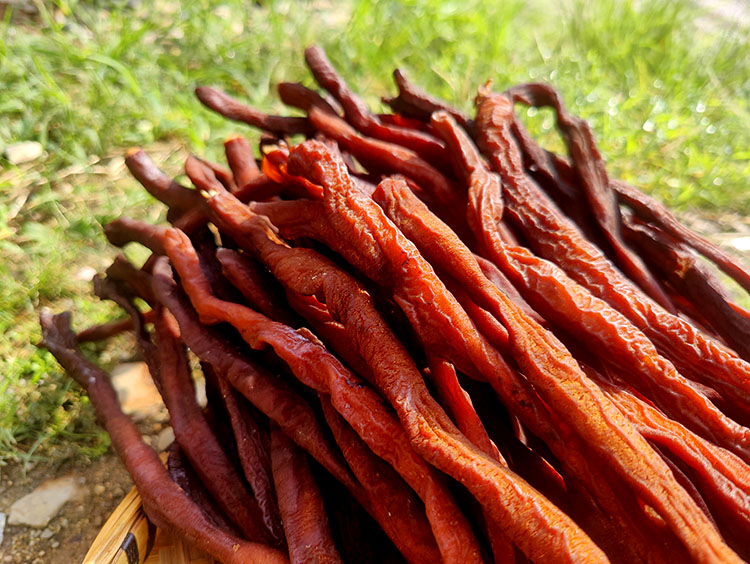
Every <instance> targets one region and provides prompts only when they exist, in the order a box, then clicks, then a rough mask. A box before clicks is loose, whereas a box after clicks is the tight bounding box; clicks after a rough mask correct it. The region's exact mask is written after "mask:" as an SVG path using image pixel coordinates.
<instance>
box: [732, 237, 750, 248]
mask: <svg viewBox="0 0 750 564" xmlns="http://www.w3.org/2000/svg"><path fill="white" fill-rule="evenodd" d="M729 244H730V245H731V246H732V247H734V248H735V249H737V250H738V251H743V252H747V251H750V237H735V238H734V239H731V240H730V241H729Z"/></svg>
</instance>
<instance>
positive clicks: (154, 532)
mask: <svg viewBox="0 0 750 564" xmlns="http://www.w3.org/2000/svg"><path fill="white" fill-rule="evenodd" d="M213 562H214V560H213V559H212V558H211V557H209V556H207V555H206V554H205V553H203V552H200V551H198V550H196V549H194V548H192V547H190V546H188V545H187V544H186V543H185V542H183V541H182V540H181V539H179V538H175V537H173V536H171V535H169V533H167V532H165V531H163V530H161V529H159V528H157V527H155V526H154V525H153V524H152V523H151V522H150V521H149V520H148V517H146V514H145V513H144V511H143V506H142V505H141V497H140V496H139V495H138V491H137V490H136V489H135V488H133V489H132V490H130V493H128V495H126V496H125V499H123V500H122V502H121V503H120V505H118V506H117V508H116V509H115V510H114V512H113V513H112V515H111V516H110V517H109V519H107V522H106V523H104V526H103V527H102V529H101V531H99V534H98V535H97V536H96V538H95V539H94V542H93V543H92V544H91V548H89V551H88V552H87V553H86V556H85V557H84V559H83V564H212V563H213Z"/></svg>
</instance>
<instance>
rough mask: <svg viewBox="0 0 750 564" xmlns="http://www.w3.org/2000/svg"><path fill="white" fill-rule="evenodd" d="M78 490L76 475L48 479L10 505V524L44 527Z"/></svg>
mask: <svg viewBox="0 0 750 564" xmlns="http://www.w3.org/2000/svg"><path fill="white" fill-rule="evenodd" d="M77 490H78V480H76V478H75V477H74V476H63V477H62V478H55V479H53V480H47V481H46V482H44V483H42V484H41V485H40V486H39V487H38V488H36V489H35V490H34V491H33V492H31V493H30V494H28V495H25V496H23V497H22V498H20V499H18V500H16V501H15V502H14V503H13V505H11V506H10V512H9V514H8V524H9V525H26V526H29V527H35V528H37V529H42V528H44V527H46V526H47V525H48V524H49V522H50V520H51V519H52V518H53V517H54V516H55V515H57V512H58V511H60V508H62V506H63V505H65V503H66V502H67V501H68V500H70V499H71V498H72V497H73V496H75V494H76V492H77Z"/></svg>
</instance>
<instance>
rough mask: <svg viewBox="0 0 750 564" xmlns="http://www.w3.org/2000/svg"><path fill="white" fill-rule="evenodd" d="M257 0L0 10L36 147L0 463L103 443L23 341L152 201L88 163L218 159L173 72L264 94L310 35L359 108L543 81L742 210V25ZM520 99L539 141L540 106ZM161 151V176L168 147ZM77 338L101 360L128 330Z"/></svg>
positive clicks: (640, 169)
mask: <svg viewBox="0 0 750 564" xmlns="http://www.w3.org/2000/svg"><path fill="white" fill-rule="evenodd" d="M260 4H261V5H255V4H251V3H248V2H241V1H239V0H232V1H227V2H222V3H221V6H220V7H219V6H216V5H214V3H212V2H207V1H204V2H199V1H196V2H185V3H183V4H182V6H181V5H180V3H178V2H168V1H159V2H156V3H155V4H154V3H150V2H143V3H142V4H141V5H140V7H138V8H136V9H127V8H120V7H117V6H118V4H117V3H109V4H105V6H107V9H105V8H102V7H95V6H92V5H91V4H89V3H76V2H62V1H60V2H57V3H56V4H52V3H48V4H45V5H46V6H48V7H49V9H48V11H47V12H46V13H43V14H42V15H41V21H39V22H31V23H27V24H24V23H23V22H22V21H21V20H20V19H18V20H16V19H14V17H13V15H12V14H11V13H10V12H7V13H6V19H5V23H3V24H0V84H2V88H3V96H2V99H0V144H8V143H12V142H16V141H20V140H36V141H39V142H40V143H42V145H43V146H44V148H45V152H46V153H45V155H46V156H45V157H44V158H43V159H42V160H41V161H40V162H37V163H34V164H33V165H30V166H23V167H21V168H17V167H12V166H10V165H8V163H2V165H3V170H2V172H0V195H2V197H1V198H0V282H1V283H0V333H1V334H2V337H0V371H2V373H3V374H4V380H3V381H2V383H0V394H1V395H0V462H1V461H3V460H9V459H14V458H29V457H40V456H61V455H63V454H84V455H92V456H93V455H96V454H98V453H100V452H103V450H104V449H106V447H107V444H108V443H107V439H106V437H104V436H103V434H102V433H101V432H99V431H97V430H96V427H95V426H94V424H93V419H92V414H91V410H90V407H89V406H88V404H87V403H86V401H85V399H83V398H82V397H81V395H80V393H79V391H78V390H77V388H76V387H75V386H71V385H70V384H69V382H68V380H66V379H65V377H63V376H62V375H61V373H60V370H59V368H58V367H57V365H56V363H55V362H54V360H53V359H52V358H51V356H50V355H49V354H47V353H46V352H43V351H39V350H38V349H36V347H35V346H34V343H35V342H36V341H37V340H38V339H39V331H38V328H37V323H36V315H37V313H36V312H37V311H38V309H39V308H40V307H42V306H50V307H52V308H54V309H56V310H59V309H63V308H72V309H73V310H74V312H75V318H74V319H75V322H76V325H77V327H79V328H82V327H84V326H86V325H89V324H91V323H94V322H100V321H103V320H105V319H107V318H108V317H110V316H112V315H114V314H115V309H114V308H112V307H111V306H110V305H108V304H105V303H100V302H98V301H97V300H96V299H95V298H93V297H92V295H91V292H90V289H89V284H88V283H87V282H84V281H79V280H77V279H76V276H75V275H76V273H77V272H78V271H79V270H80V268H81V267H84V266H87V267H93V268H96V269H101V268H102V267H104V266H105V265H106V264H107V261H108V260H109V259H110V258H111V257H112V256H113V255H114V250H113V249H111V248H109V247H108V246H107V245H106V244H105V242H104V237H103V235H102V229H101V225H102V224H103V223H106V222H107V221H108V220H110V219H112V218H114V217H116V216H119V215H122V214H127V215H133V216H137V217H148V218H150V219H151V220H158V218H159V217H160V214H161V210H160V209H159V208H158V207H157V206H154V205H153V204H152V202H151V201H150V200H149V199H148V197H147V196H146V195H145V194H144V192H143V191H142V190H140V189H139V188H138V187H137V186H136V184H135V182H134V181H129V180H124V179H120V180H117V181H116V182H110V181H108V180H107V178H108V177H107V176H106V175H105V174H104V173H106V172H107V171H111V170H115V169H117V164H118V161H117V160H116V159H112V158H111V157H113V156H114V155H121V154H122V153H123V151H124V148H126V147H128V146H131V145H144V146H151V145H153V144H157V146H158V147H159V151H160V155H163V154H164V151H165V150H167V149H169V148H172V147H176V146H179V147H185V148H186V149H188V150H191V151H194V152H196V153H199V154H204V155H207V156H208V157H209V158H220V154H219V153H220V152H219V149H220V147H221V144H220V140H221V139H222V138H223V137H224V136H225V135H227V134H228V133H230V132H235V131H243V128H242V127H240V126H238V125H236V124H231V123H228V122H226V121H224V120H222V119H220V118H218V117H216V116H215V115H213V114H211V113H210V112H208V111H206V110H204V109H203V108H202V107H201V106H200V104H199V103H198V102H197V101H196V100H195V99H194V97H193V94H192V90H193V88H194V87H195V86H196V85H199V84H212V85H217V86H220V87H222V88H225V89H226V90H228V91H230V92H231V93H232V94H234V95H235V96H238V97H240V98H243V99H246V100H248V101H249V102H250V103H251V104H253V105H255V106H257V107H260V108H262V109H265V110H268V111H279V110H281V108H280V105H279V103H278V101H277V100H276V97H275V94H274V90H273V84H274V83H275V82H277V81H279V80H301V81H304V82H306V83H308V84H310V82H311V81H310V78H309V76H308V74H307V72H306V71H305V68H304V64H303V59H302V50H303V48H304V46H306V45H309V44H311V43H314V42H318V43H321V44H323V45H324V46H325V47H326V48H327V50H328V53H329V56H330V57H331V59H332V60H333V62H334V63H335V64H336V65H337V66H338V68H339V69H340V71H341V72H342V74H343V75H344V76H345V77H346V78H347V79H348V80H349V82H350V84H351V85H352V86H353V87H354V88H355V89H356V90H357V91H359V92H360V93H362V94H363V95H364V97H365V98H366V100H367V101H368V102H369V103H370V104H371V105H372V106H373V107H378V104H379V102H378V100H379V97H380V95H382V94H387V93H391V92H393V90H394V89H393V87H392V85H391V79H390V74H391V71H392V70H393V68H395V67H401V68H403V69H404V70H405V71H407V73H408V75H409V76H410V77H411V78H412V79H413V80H414V81H416V82H418V83H420V84H421V85H423V86H424V87H426V88H427V89H428V90H430V91H431V92H433V93H435V94H437V95H439V96H442V97H444V98H446V99H448V100H451V101H453V102H454V103H455V104H456V105H458V106H460V107H462V108H463V109H465V110H467V111H470V110H471V100H472V98H473V94H474V92H475V90H476V87H477V86H478V85H479V84H481V83H482V82H484V81H485V80H487V79H489V78H491V79H492V80H493V81H494V84H495V85H496V87H497V88H501V89H502V88H504V87H506V86H508V85H510V84H513V83H517V82H526V81H531V80H534V81H539V80H543V81H550V82H552V83H554V84H555V85H557V86H558V87H559V89H560V90H561V91H562V93H563V95H564V97H565V100H566V101H567V103H568V105H569V106H570V108H571V109H572V110H573V111H574V112H575V113H577V114H580V115H582V116H583V117H585V118H586V119H588V120H590V122H591V124H592V126H593V128H594V131H595V132H596V135H597V137H598V139H599V140H600V146H601V149H602V151H603V153H604V154H605V155H606V157H607V159H608V162H609V167H610V171H611V173H612V174H613V175H615V176H622V177H624V178H626V179H628V180H631V181H632V182H634V183H636V184H638V185H640V186H642V187H644V188H646V189H648V190H649V191H651V192H652V193H654V194H656V195H657V196H658V197H659V198H661V199H663V200H664V201H666V202H667V203H668V204H669V205H670V206H673V207H678V208H679V207H688V206H694V207H703V208H706V209H712V210H721V209H733V210H737V211H740V212H743V213H749V212H750V191H748V190H746V185H745V182H746V179H747V178H748V176H750V175H749V174H748V173H750V165H749V164H748V163H750V150H749V149H748V147H750V109H749V108H748V100H750V61H748V60H747V57H746V56H744V55H743V54H746V53H747V52H749V51H750V49H749V48H750V45H748V43H749V42H748V40H747V39H746V37H747V34H744V36H743V34H741V33H738V32H732V30H726V32H717V31H716V30H712V31H711V32H710V33H709V32H706V31H702V30H700V29H699V28H697V27H696V23H695V21H696V19H695V16H696V12H695V11H694V8H692V7H691V6H690V5H688V3H687V2H666V1H664V0H657V1H655V2H639V3H636V4H629V3H624V2H619V1H615V0H610V1H608V2H584V1H577V0H575V1H570V2H568V3H566V4H565V5H564V6H563V7H562V8H556V7H552V6H551V4H553V3H549V2H541V1H537V2H532V3H531V4H528V3H527V2H524V1H521V0H508V1H504V2H493V3H490V2H479V1H476V0H460V1H438V0H420V1H417V0H411V1H407V2H402V3H398V4H396V3H391V2H375V1H370V2H367V1H365V2H357V3H356V4H355V3H352V4H347V3H344V4H342V5H339V3H338V2H325V1H318V2H291V1H279V2H263V3H260ZM154 6H155V7H154ZM373 36H374V38H373ZM533 114H534V112H529V113H528V114H527V119H528V121H529V122H530V124H531V125H532V127H533V128H534V130H535V131H536V132H537V133H538V134H540V135H541V136H542V138H543V140H544V142H545V143H546V144H548V145H549V146H551V147H556V148H559V147H560V145H559V139H558V138H557V137H556V135H555V134H554V133H553V123H552V120H551V117H550V114H548V113H546V112H538V113H536V115H533ZM249 135H250V136H254V135H255V134H254V133H249ZM107 167H109V169H108V168H107ZM120 168H121V167H120ZM167 168H168V169H169V170H170V171H171V172H172V173H174V174H177V173H179V171H180V168H179V163H178V160H177V158H176V157H172V158H171V159H168V165H167ZM89 349H90V352H91V354H92V355H96V356H98V357H99V358H101V359H103V360H104V362H105V363H114V362H117V361H120V360H122V357H123V353H122V351H123V350H126V351H127V350H129V349H130V347H129V345H128V344H127V341H118V342H117V343H114V344H107V345H101V346H91V347H89ZM126 354H127V353H126Z"/></svg>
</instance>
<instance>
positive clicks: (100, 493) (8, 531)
mask: <svg viewBox="0 0 750 564" xmlns="http://www.w3.org/2000/svg"><path fill="white" fill-rule="evenodd" d="M71 474H72V475H74V476H75V477H76V478H78V480H79V484H80V488H79V493H78V494H77V495H76V496H75V497H74V498H73V499H72V500H70V501H69V502H68V503H66V504H65V505H64V506H63V508H62V509H61V510H60V512H59V513H58V514H57V515H56V516H55V517H54V518H53V519H52V521H50V523H49V525H48V527H47V528H46V529H32V528H30V527H21V526H14V527H11V526H6V527H5V534H4V537H5V538H4V539H3V542H2V544H1V545H0V562H2V563H3V564H5V563H13V564H27V563H28V564H52V563H61V564H62V563H76V564H77V563H79V562H81V561H82V560H83V557H84V556H85V554H86V551H87V550H88V548H89V546H90V545H91V543H92V541H93V540H94V538H95V537H96V534H97V533H98V532H99V529H101V526H102V525H103V524H104V522H105V521H106V520H107V518H108V517H109V515H110V514H111V513H112V511H113V510H114V508H115V507H117V504H119V503H120V501H121V500H122V498H123V497H124V496H125V494H126V493H127V492H128V491H129V490H130V488H131V487H132V485H133V483H132V481H131V479H130V476H129V475H128V473H127V471H126V470H125V467H124V466H123V465H122V463H121V462H120V461H119V460H118V458H117V456H115V455H114V453H111V452H110V453H107V454H106V455H104V456H103V457H101V458H99V459H98V460H95V461H91V462H86V461H77V462H76V463H70V462H68V461H63V462H62V463H57V464H52V465H49V464H46V465H38V466H36V467H34V468H33V469H31V470H30V471H27V472H26V473H25V475H24V472H23V469H22V467H21V466H20V465H10V466H7V467H5V468H3V469H2V478H1V479H0V510H5V511H7V510H8V507H9V506H10V505H11V504H12V503H13V502H14V501H15V500H16V499H18V498H20V497H22V496H24V495H25V494H27V493H29V492H31V491H32V490H33V489H34V488H35V487H36V486H38V485H39V484H41V483H42V482H44V481H45V480H47V479H49V478H53V477H60V476H66V475H71ZM50 533H51V534H50Z"/></svg>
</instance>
